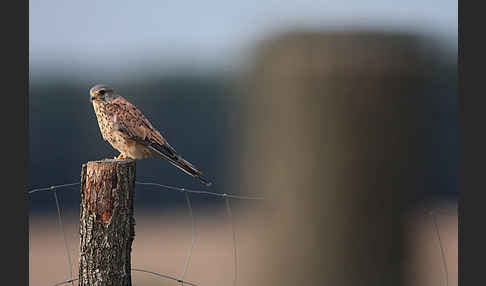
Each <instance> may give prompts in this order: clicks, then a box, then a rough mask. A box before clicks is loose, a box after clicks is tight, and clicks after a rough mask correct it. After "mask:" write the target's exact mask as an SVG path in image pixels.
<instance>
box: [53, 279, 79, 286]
mask: <svg viewBox="0 0 486 286" xmlns="http://www.w3.org/2000/svg"><path fill="white" fill-rule="evenodd" d="M77 280H79V278H76V279H70V280H66V281H63V282H59V283H56V284H54V285H52V286H59V285H63V284H66V283H69V282H71V283H73V282H74V281H77Z"/></svg>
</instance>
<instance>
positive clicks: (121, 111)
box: [89, 84, 211, 186]
mask: <svg viewBox="0 0 486 286" xmlns="http://www.w3.org/2000/svg"><path fill="white" fill-rule="evenodd" d="M89 93H90V98H91V102H92V103H93V107H94V110H95V113H96V118H97V119H98V125H99V126H100V131H101V135H102V136H103V139H104V140H105V141H108V142H109V143H110V144H111V146H113V148H115V149H117V150H118V151H120V155H119V156H118V157H116V158H114V159H118V160H121V159H125V158H132V159H142V158H147V157H151V156H157V157H160V158H164V159H167V160H168V161H169V162H170V163H172V164H173V165H174V166H176V167H177V168H179V169H181V170H182V171H184V172H185V173H187V174H189V175H191V176H192V177H195V178H197V179H199V181H201V182H202V183H203V184H205V185H206V186H210V185H211V183H210V182H208V181H207V180H206V179H204V178H203V177H202V176H201V175H202V172H201V171H199V170H198V169H197V168H196V167H195V166H194V165H192V164H191V163H189V162H188V161H186V160H184V159H183V158H182V157H181V156H180V155H179V154H177V152H176V151H175V150H174V148H172V147H171V146H170V145H169V143H168V142H167V141H166V140H165V139H164V137H162V135H160V132H159V131H158V130H157V129H155V128H154V127H153V126H152V124H151V123H150V122H149V121H148V119H147V118H146V117H145V116H144V115H143V114H142V112H141V111H140V110H138V108H136V107H135V106H134V105H133V104H131V103H130V102H128V100H126V99H125V98H123V97H122V96H120V95H119V94H118V93H117V92H116V91H115V90H114V89H113V88H111V87H109V86H107V85H104V84H97V85H95V86H93V87H92V88H91V89H90V91H89Z"/></svg>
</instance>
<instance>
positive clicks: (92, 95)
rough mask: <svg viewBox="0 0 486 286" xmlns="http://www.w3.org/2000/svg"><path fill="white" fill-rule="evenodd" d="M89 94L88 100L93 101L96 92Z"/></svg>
mask: <svg viewBox="0 0 486 286" xmlns="http://www.w3.org/2000/svg"><path fill="white" fill-rule="evenodd" d="M90 95H91V97H90V98H89V99H90V101H93V100H95V99H96V94H95V93H91V94H90Z"/></svg>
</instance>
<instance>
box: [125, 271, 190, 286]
mask: <svg viewBox="0 0 486 286" xmlns="http://www.w3.org/2000/svg"><path fill="white" fill-rule="evenodd" d="M132 271H138V272H144V273H150V274H153V275H156V276H159V277H162V278H167V279H170V280H174V281H177V282H179V283H184V284H187V285H192V286H199V285H197V284H194V283H191V282H187V281H182V280H180V279H177V278H175V277H172V276H169V275H165V274H160V273H157V272H153V271H149V270H143V269H137V268H132Z"/></svg>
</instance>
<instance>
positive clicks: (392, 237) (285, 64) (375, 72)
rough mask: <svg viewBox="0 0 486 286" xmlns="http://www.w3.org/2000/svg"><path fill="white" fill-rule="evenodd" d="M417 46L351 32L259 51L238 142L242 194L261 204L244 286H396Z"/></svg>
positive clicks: (421, 65)
mask: <svg viewBox="0 0 486 286" xmlns="http://www.w3.org/2000/svg"><path fill="white" fill-rule="evenodd" d="M423 44H424V43H423V42H422V39H421V38H419V37H415V36H413V35H403V34H393V33H389V34H383V33H381V32H351V31H349V32H344V31H343V32H340V31H337V32H296V33H289V34H286V35H282V36H281V37H276V38H271V39H269V40H268V41H266V42H264V43H263V44H262V49H261V50H260V53H259V54H258V57H257V61H256V63H255V67H254V69H253V71H252V72H251V74H250V75H249V81H250V82H249V84H247V85H246V87H247V88H249V91H248V95H249V96H248V107H247V109H246V112H247V114H246V118H247V125H246V126H247V128H246V129H247V130H246V133H245V134H244V135H241V137H242V138H243V139H242V142H243V143H242V146H244V147H243V152H242V163H241V166H242V170H241V172H239V175H240V174H243V175H240V177H241V178H242V179H241V180H242V182H241V184H240V185H241V186H243V187H244V188H245V189H246V190H256V192H258V193H264V196H265V203H264V205H263V206H262V209H263V210H262V211H261V214H260V215H259V218H260V221H259V222H262V223H263V225H264V226H263V227H262V230H261V231H259V232H256V234H257V238H258V239H257V241H258V243H259V245H257V246H255V249H258V250H259V252H258V255H259V256H258V263H255V269H254V275H253V276H252V277H251V279H252V280H251V281H245V284H246V285H282V286H286V285H304V284H305V285H341V286H352V285H361V286H365V285H373V286H377V285H395V286H396V285H402V282H403V276H402V271H403V269H402V266H403V263H404V253H406V252H405V245H404V243H403V239H402V238H403V229H402V223H401V215H402V210H403V209H404V208H405V206H406V204H407V201H408V200H409V197H410V196H411V194H412V193H413V192H415V191H416V190H417V188H418V187H420V186H421V185H422V184H421V182H423V176H422V174H423V173H424V172H423V164H422V160H423V159H422V158H423V157H424V150H423V149H424V148H423V145H424V140H425V139H424V138H425V137H424V134H425V131H426V128H425V127H424V114H425V112H424V102H425V98H426V96H425V94H424V83H425V82H426V81H427V71H428V70H430V68H431V67H430V64H429V57H424V55H423V54H422V50H421V47H422V46H423ZM238 171H239V170H238Z"/></svg>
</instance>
